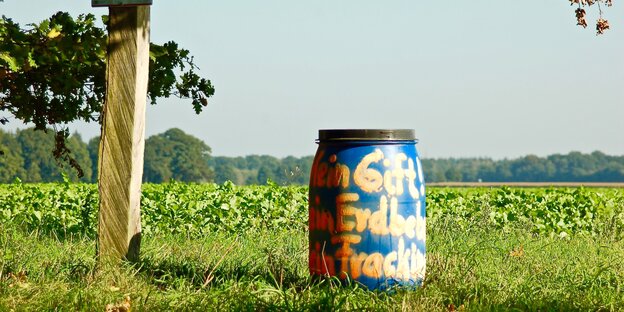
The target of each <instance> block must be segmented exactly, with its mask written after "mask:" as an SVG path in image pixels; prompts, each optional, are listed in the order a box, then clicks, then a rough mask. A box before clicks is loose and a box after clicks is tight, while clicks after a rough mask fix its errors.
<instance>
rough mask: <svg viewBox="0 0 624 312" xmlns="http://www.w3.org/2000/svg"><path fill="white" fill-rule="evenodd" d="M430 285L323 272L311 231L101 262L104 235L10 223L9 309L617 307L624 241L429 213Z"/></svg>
mask: <svg viewBox="0 0 624 312" xmlns="http://www.w3.org/2000/svg"><path fill="white" fill-rule="evenodd" d="M427 235H428V236H427V239H428V241H427V244H428V245H427V277H426V280H425V283H424V287H422V288H419V289H416V290H401V289H399V290H396V291H394V292H391V293H379V292H370V291H368V290H365V289H362V288H360V287H359V286H358V285H356V284H350V285H346V286H344V285H341V284H340V282H339V281H337V280H335V279H329V280H323V281H320V282H318V281H313V280H311V279H310V278H309V275H308V269H307V256H308V251H307V233H305V232H301V231H292V230H285V231H274V232H246V233H237V234H219V233H213V234H208V235H205V236H204V237H202V238H200V239H189V238H186V237H183V236H158V237H145V238H144V239H143V246H142V250H141V255H142V257H141V260H140V261H139V262H138V263H135V264H129V263H126V264H124V265H123V266H122V267H120V268H116V269H97V268H96V261H95V258H94V255H95V242H94V241H93V240H92V239H88V238H84V237H73V238H72V237H65V238H56V237H54V236H50V235H41V234H38V233H36V232H25V231H23V230H19V229H16V228H15V227H12V226H6V225H5V226H3V225H0V311H11V310H15V311H104V310H106V307H107V305H108V307H109V308H117V307H121V305H122V303H123V302H124V300H125V298H127V297H128V298H129V300H130V301H129V304H130V306H131V308H132V310H133V311H162V310H164V311H170V310H181V311H184V310H189V311H211V310H236V311H239V310H241V311H252V310H253V311H258V310H260V311H274V310H276V311H301V310H314V311H325V310H338V311H340V310H344V311H350V310H376V311H377V310H381V311H386V310H388V311H395V310H403V311H414V310H423V311H436V310H437V311H448V310H466V311H501V310H505V311H509V310H522V311H537V310H541V311H552V310H560V311H574V310H580V311H590V310H591V311H596V310H598V311H600V310H604V311H615V310H621V309H623V307H624V261H622V259H623V258H624V242H623V241H622V240H621V239H617V238H615V237H609V236H608V235H602V236H578V235H577V236H575V235H571V236H569V237H566V238H560V237H557V236H548V235H546V236H539V235H536V234H533V233H531V232H530V231H528V230H525V229H522V228H517V229H514V230H507V231H502V230H497V229H495V228H493V227H488V226H481V225H479V224H477V223H475V224H472V225H469V226H465V224H463V223H462V226H458V224H456V223H455V221H453V220H452V219H443V218H441V219H438V220H437V221H436V223H435V224H428V232H427Z"/></svg>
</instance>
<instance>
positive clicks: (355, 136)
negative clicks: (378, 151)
mask: <svg viewBox="0 0 624 312" xmlns="http://www.w3.org/2000/svg"><path fill="white" fill-rule="evenodd" d="M318 141H319V142H323V141H416V134H415V133H414V129H326V130H319V139H318Z"/></svg>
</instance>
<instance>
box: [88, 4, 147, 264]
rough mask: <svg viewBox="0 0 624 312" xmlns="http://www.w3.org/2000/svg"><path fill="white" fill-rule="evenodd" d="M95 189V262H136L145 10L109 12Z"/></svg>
mask: <svg viewBox="0 0 624 312" xmlns="http://www.w3.org/2000/svg"><path fill="white" fill-rule="evenodd" d="M109 16H110V25H109V43H108V50H109V51H108V63H107V69H106V71H107V73H106V79H107V87H106V98H105V104H104V111H103V121H102V136H101V140H100V150H99V153H100V157H99V163H98V188H99V194H100V210H99V225H98V259H100V260H105V261H107V262H109V261H113V262H117V261H120V260H122V259H124V258H125V259H128V260H131V261H133V260H137V259H138V256H139V248H140V241H141V215H140V199H141V180H142V175H143V151H144V146H145V108H146V104H147V79H148V69H149V19H150V18H149V16H150V7H149V6H136V7H111V8H110V12H109Z"/></svg>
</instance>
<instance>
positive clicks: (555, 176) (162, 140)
mask: <svg viewBox="0 0 624 312" xmlns="http://www.w3.org/2000/svg"><path fill="white" fill-rule="evenodd" d="M99 140H100V138H99V137H94V138H92V139H90V140H88V141H87V142H85V141H83V139H82V138H81V136H80V135H79V134H78V133H74V134H73V135H71V136H69V138H68V142H67V146H68V148H69V149H70V150H71V152H72V155H73V158H75V160H76V162H77V163H78V165H79V166H80V168H81V169H82V171H83V176H82V177H80V178H79V177H78V174H77V171H76V170H75V169H74V168H72V167H71V166H70V164H68V163H64V162H63V161H62V160H55V158H54V157H53V155H52V153H51V152H50V151H52V150H53V149H54V144H55V134H54V131H48V132H47V133H46V132H43V131H34V129H25V130H17V131H15V132H6V131H3V130H1V129H0V183H11V182H13V181H15V180H16V179H19V180H20V181H23V182H33V183H36V182H55V181H62V180H63V177H64V176H65V177H67V178H68V179H69V180H71V181H80V182H91V183H93V182H96V181H97V161H98V158H97V157H98V153H99V150H98V149H99ZM313 158H314V157H313V156H305V157H293V156H288V157H285V158H276V157H273V156H268V155H248V156H244V157H243V156H239V157H224V156H211V149H210V147H209V146H208V145H207V144H206V143H204V142H203V141H202V140H200V139H198V138H196V137H194V136H192V135H189V134H187V133H185V132H184V131H182V130H180V129H176V128H174V129H169V130H167V131H165V132H163V133H160V134H157V135H153V136H151V137H149V138H147V140H146V142H145V165H144V170H143V181H144V182H151V183H162V182H168V181H171V180H176V181H184V182H200V183H201V182H216V183H223V182H225V181H228V180H229V181H232V182H234V183H235V184H237V185H250V184H264V183H266V182H267V180H271V181H273V182H275V183H277V184H280V185H287V184H301V185H305V184H308V180H309V178H310V169H311V166H312V161H313ZM422 164H423V171H424V173H425V179H426V181H427V182H479V181H481V182H624V155H623V156H610V155H606V154H604V153H602V152H599V151H595V152H593V153H590V154H584V153H580V152H570V153H568V154H565V155H563V154H554V155H550V156H547V157H538V156H535V155H528V156H524V157H519V158H515V159H502V160H493V159H491V158H439V159H422Z"/></svg>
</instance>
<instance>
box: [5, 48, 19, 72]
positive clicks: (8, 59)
mask: <svg viewBox="0 0 624 312" xmlns="http://www.w3.org/2000/svg"><path fill="white" fill-rule="evenodd" d="M0 59H2V60H3V61H5V62H6V63H7V65H9V68H10V69H11V70H12V71H14V72H19V71H20V67H19V66H18V65H17V61H16V60H15V58H14V57H12V56H10V55H9V54H7V53H5V52H0Z"/></svg>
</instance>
